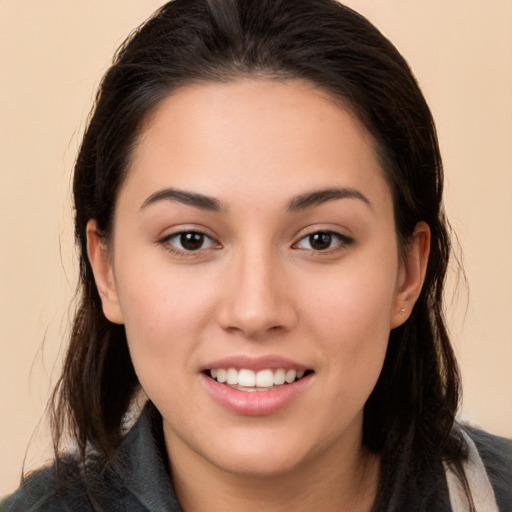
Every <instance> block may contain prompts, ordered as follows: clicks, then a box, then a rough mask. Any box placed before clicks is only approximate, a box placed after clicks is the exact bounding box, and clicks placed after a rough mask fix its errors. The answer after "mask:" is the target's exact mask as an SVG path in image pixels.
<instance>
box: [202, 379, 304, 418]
mask: <svg viewBox="0 0 512 512" xmlns="http://www.w3.org/2000/svg"><path fill="white" fill-rule="evenodd" d="M312 376H313V374H310V375H306V376H305V377H303V378H302V379H300V380H297V381H295V382H292V383H291V384H286V385H283V386H281V387H278V388H276V389H271V390H269V391H253V392H250V391H240V390H238V389H233V388H231V387H229V386H226V385H225V384H220V383H219V382H217V381H216V380H214V379H212V378H210V377H208V376H207V375H205V374H204V373H202V374H201V378H202V381H203V383H204V384H205V386H206V388H207V389H208V391H209V392H210V394H211V395H212V396H213V398H214V399H215V400H216V401H217V402H218V403H220V404H221V405H222V406H223V407H225V408H226V409H228V410H229V411H231V412H234V413H236V414H240V415H244V416H267V415H269V414H274V413H276V412H278V411H280V410H282V409H284V408H286V407H287V406H288V405H290V404H291V403H292V402H293V401H294V400H295V399H297V398H298V397H299V395H300V394H301V393H303V392H304V390H305V389H306V388H307V386H308V385H309V383H310V381H311V377H312Z"/></svg>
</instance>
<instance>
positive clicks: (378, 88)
mask: <svg viewBox="0 0 512 512" xmlns="http://www.w3.org/2000/svg"><path fill="white" fill-rule="evenodd" d="M239 76H253V77H264V78H278V79H287V78H300V79H304V80H307V81H309V82H311V83H313V84H315V85H316V86H317V87H320V88H323V89H324V90H326V91H328V92H329V93H331V94H332V95H334V97H336V98H339V99H340V100H341V101H342V102H343V104H344V105H346V106H347V107H348V108H350V109H351V110H352V111H353V112H354V113H355V114H356V115H357V116H358V118H359V119H360V120H361V121H362V122H363V123H364V125H365V126H366V128H367V129H368V130H369V132H370V133H371V134H372V135H373V138H374V140H375V142H376V145H377V148H378V152H379V156H380V159H381V163H382V167H383V169H384V173H385V176H386V178H387V180H388V181H389V183H390V185H391V188H392V191H393V195H394V209H395V219H396V232H397V239H398V243H399V246H400V247H401V248H402V249H403V248H404V247H405V246H406V244H407V243H408V240H409V239H410V236H411V235H412V233H413V230H414V227H415V225H416V224H417V222H419V221H425V222H427V223H428V225H429V227H430V230H431V236H432V245H431V252H430V258H429V262H428V268H427V274H426V278H425V283H424V286H423V289H422V291H421V294H420V296H419V299H418V301H417V303H416V305H415V306H414V309H413V311H412V314H411V316H410V318H409V319H408V321H407V322H406V323H405V324H404V325H402V326H401V327H398V328H396V329H394V330H393V331H392V332H391V334H390V338H389V345H388V350H387V355H386V359H385V363H384V367H383V370H382V373H381V375H380V378H379V381H378V383H377V385H376V387H375V389H374V390H373V393H372V394H371V396H370V398H369V400H368V402H367V403H366V406H365V412H364V432H363V442H364V444H365V446H366V447H367V448H368V449H370V450H372V451H373V452H376V453H379V454H381V456H382V461H383V465H384V466H385V467H386V468H387V469H386V471H383V473H382V475H383V476H382V478H381V483H380V490H379V497H378V499H377V503H376V505H375V510H395V508H396V505H397V503H398V501H397V500H398V496H399V494H400V492H401V488H402V485H403V482H404V481H405V479H406V477H408V475H409V473H410V471H411V468H420V467H424V468H427V467H429V465H431V461H432V460H441V459H444V460H446V461H448V462H451V463H454V464H455V466H458V467H459V468H460V467H461V466H460V465H461V461H462V460H463V459H464V456H465V455H464V445H463V443H462V441H461V439H460V438H459V437H458V436H457V435H456V433H454V431H453V428H452V427H453V424H454V417H455V413H456V409H457V405H458V399H459V382H460V379H459V372H458V369H457V364H456V360H455V357H454V354H453V350H452V348H451V345H450V341H449V338H448V334H447V330H446V325H445V320H444V317H443V287H444V280H445V275H446V270H447V265H448V259H449V255H450V238H449V235H448V230H447V221H446V219H445V215H444V211H443V207H442V189H443V169H442V163H441V157H440V152H439V147H438V142H437V136H436V130H435V126H434V122H433V119H432V116H431V113H430V110H429V108H428V106H427V104H426V102H425V99H424V97H423V95H422V93H421V91H420V89H419V87H418V85H417V83H416V80H415V78H414V76H413V74H412V72H411V70H410V69H409V66H408V65H407V63H406V61H405V60H404V58H403V57H402V56H401V55H400V53H399V52H398V51H397V49H396V48H395V47H394V46H393V45H392V44H391V42H390V41H388V40H387V39H386V38H385V37H384V36H383V35H382V34H381V33H380V32H379V31H378V30H377V29H376V28H375V27H374V26H373V25H372V24H371V23H370V22H369V21H368V20H366V19H365V18H364V17H362V16H361V15H359V14H357V13H356V12H354V11H353V10H351V9H349V8H347V7H345V6H343V5H341V4H339V3H338V2H336V1H334V0H175V1H173V2H169V3H168V4H166V5H164V6H163V7H162V8H161V9H159V10H158V11H157V12H156V13H155V14H154V15H153V17H152V18H150V19H149V20H148V21H147V22H146V23H145V24H143V25H142V26H141V27H140V28H139V29H137V30H136V31H135V32H133V34H132V35H131V36H130V37H129V38H128V39H127V40H126V41H125V42H124V44H123V45H122V46H121V48H120V49H119V50H118V52H117V54H116V56H115V58H114V62H113V64H112V66H111V67H110V68H109V70H108V71H107V73H106V75H105V77H104V78H103V81H102V82H101V85H100V87H99V91H98V94H97V97H96V102H95V105H94V108H93V111H92V113H91V116H90V119H89V122H88V126H87V129H86V132H85V135H84V138H83V142H82V145H81V148H80V151H79V154H78V158H77V161H76V166H75V173H74V188H73V192H74V201H75V209H76V218H75V234H76V241H77V244H78V247H79V250H80V294H81V295H80V305H79V307H78V309H77V312H76V315H75V319H74V324H73V330H72V334H71V340H70V345H69V349H68V352H67V357H66V359H65V362H64V369H63V373H62V376H61V378H60V380H59V382H58V385H57V387H56V389H55V392H54V395H53V399H52V400H53V402H52V403H53V409H52V411H53V413H52V417H53V425H54V435H55V445H56V448H57V447H58V445H59V440H60V438H61V436H62V434H63V432H64V431H65V429H66V428H69V429H70V431H71V433H72V436H73V437H74V438H75V440H76V442H77V443H78V447H79V452H80V456H81V458H82V459H83V460H85V458H86V457H87V451H88V449H89V448H92V449H94V450H95V451H96V452H97V453H100V454H103V455H104V457H105V458H107V459H108V458H109V457H111V456H112V454H113V453H114V451H115V449H116V447H117V446H118V444H119V442H120V441H121V439H122V420H123V417H124V415H125V413H126V411H127V409H128V408H129V406H130V404H131V402H132V400H133V398H134V396H135V394H136V392H137V390H138V389H139V383H138V380H137V376H136V374H135V371H134V369H133V366H132V363H131V360H130V355H129V352H128V348H127V343H126V336H125V331H124V328H123V326H119V325H115V324H113V323H110V322H109V321H108V320H107V319H106V318H105V316H104V315H103V312H102V308H101V301H100V298H99V295H98V291H97V289H96V285H95V282H94V278H93V274H92V270H91V266H90V264H89V261H88V258H87V250H86V238H85V232H86V224H87V222H88V221H89V220H90V219H96V221H97V224H98V227H99V230H100V232H101V235H102V236H103V237H104V239H105V241H107V242H108V239H109V236H110V233H111V230H112V222H113V211H114V207H115V202H116V196H117V192H118V190H119V187H120V186H121V184H122V182H123V179H124V178H125V174H126V171H127V168H128V163H129V160H130V155H131V153H132V150H133V147H134V145H135V144H136V142H137V137H138V133H139V130H140V128H141V124H142V123H143V121H144V120H145V119H146V118H147V116H148V115H149V113H150V112H151V111H152V110H153V109H154V108H155V107H156V106H157V105H158V104H159V103H160V101H161V100H162V99H163V98H165V97H166V96H167V95H169V94H170V92H171V91H173V90H175V89H177V88H179V87H181V86H183V85H186V84H190V83H197V82H212V81H214V82H215V81H217V82H218V81H229V80H232V79H234V78H236V77H239Z"/></svg>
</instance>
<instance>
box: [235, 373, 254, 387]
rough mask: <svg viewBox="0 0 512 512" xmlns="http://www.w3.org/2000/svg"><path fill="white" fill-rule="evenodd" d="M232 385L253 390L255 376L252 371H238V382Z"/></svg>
mask: <svg viewBox="0 0 512 512" xmlns="http://www.w3.org/2000/svg"><path fill="white" fill-rule="evenodd" d="M233 384H238V385H239V386H244V387H246V388H253V387H254V386H255V385H256V374H255V373H254V372H253V371H252V370H245V369H244V370H240V371H239V372H238V382H233Z"/></svg>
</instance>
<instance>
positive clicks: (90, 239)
mask: <svg viewBox="0 0 512 512" xmlns="http://www.w3.org/2000/svg"><path fill="white" fill-rule="evenodd" d="M86 236H87V256H88V258H89V263H90V264H91V267H92V271H93V273H94V281H95V282H96V287H97V288H98V293H99V295H100V298H101V305H102V307H103V313H104V314H105V316H106V317H107V319H108V320H110V321H111V322H113V323H115V324H122V323H123V316H122V313H121V308H120V306H119V298H118V295H117V289H116V283H115V280H114V270H113V267H112V262H111V259H110V255H109V254H108V248H107V247H106V245H105V244H104V243H103V240H102V238H101V235H100V233H99V231H98V225H97V223H96V221H95V220H93V219H91V220H90V221H89V222H88V223H87V228H86Z"/></svg>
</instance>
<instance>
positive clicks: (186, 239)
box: [162, 231, 218, 252]
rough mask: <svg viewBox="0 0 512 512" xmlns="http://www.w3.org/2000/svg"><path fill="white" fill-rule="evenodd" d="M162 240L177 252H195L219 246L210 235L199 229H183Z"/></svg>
mask: <svg viewBox="0 0 512 512" xmlns="http://www.w3.org/2000/svg"><path fill="white" fill-rule="evenodd" d="M162 242H163V243H164V244H165V245H166V246H167V247H168V248H169V249H170V250H173V251H176V252H194V251H200V250H202V249H212V248H218V244H216V243H215V242H214V241H213V240H212V239H211V238H210V237H209V236H208V235H206V234H204V233H201V232H199V231H182V232H180V233H175V234H173V235H169V236H167V237H165V238H164V239H163V240H162Z"/></svg>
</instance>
